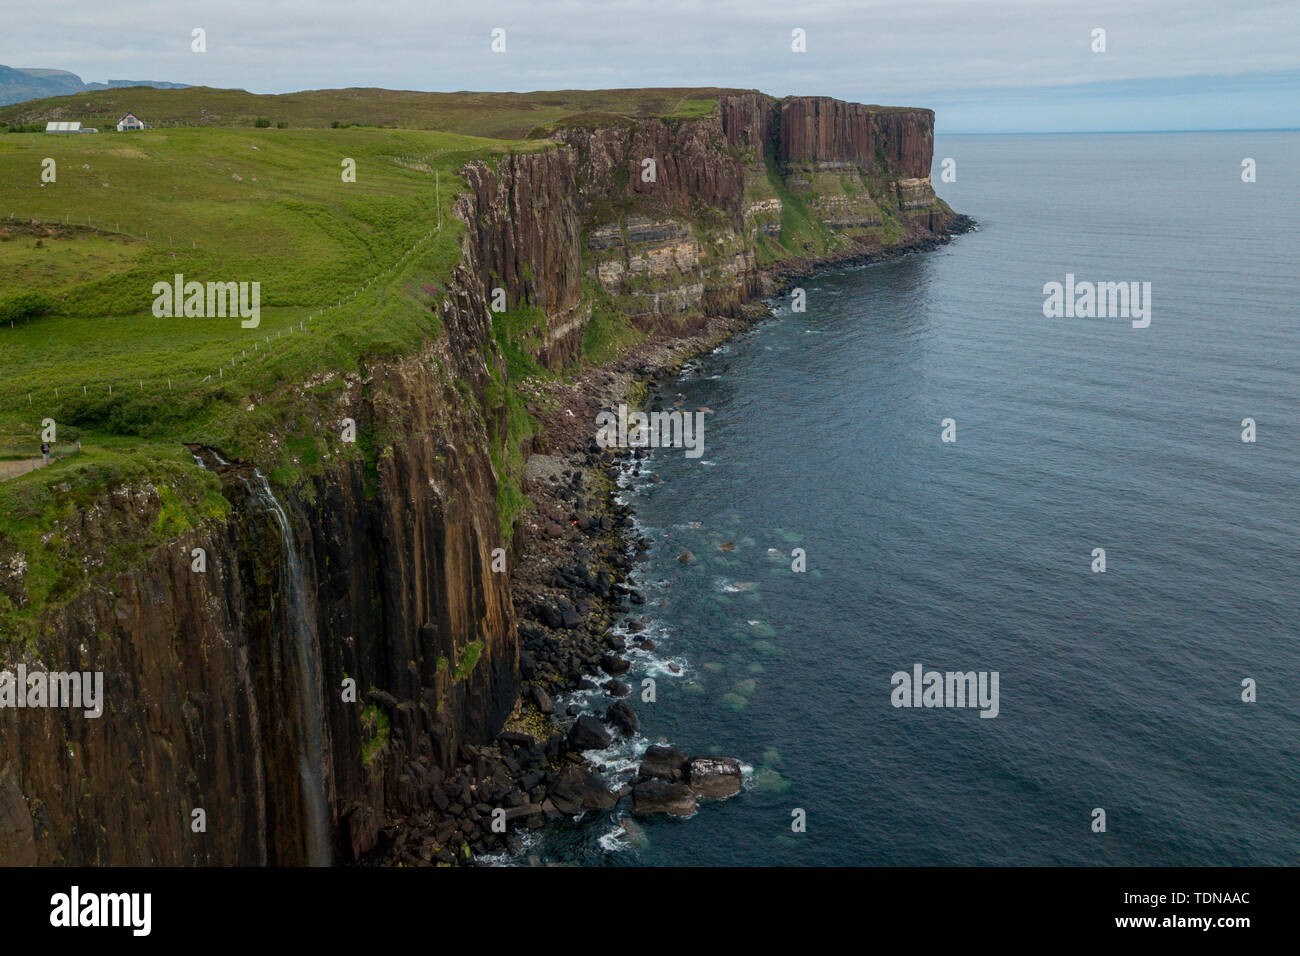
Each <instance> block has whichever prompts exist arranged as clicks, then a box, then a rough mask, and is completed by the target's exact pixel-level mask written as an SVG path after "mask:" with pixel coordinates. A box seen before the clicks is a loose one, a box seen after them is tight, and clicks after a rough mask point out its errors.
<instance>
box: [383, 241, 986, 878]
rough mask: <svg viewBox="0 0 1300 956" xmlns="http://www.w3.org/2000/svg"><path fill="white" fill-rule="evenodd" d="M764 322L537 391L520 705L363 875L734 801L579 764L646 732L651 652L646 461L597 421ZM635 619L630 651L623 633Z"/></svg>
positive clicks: (718, 760)
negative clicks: (611, 445)
mask: <svg viewBox="0 0 1300 956" xmlns="http://www.w3.org/2000/svg"><path fill="white" fill-rule="evenodd" d="M974 225H975V224H974V222H973V220H971V219H969V218H968V217H965V216H961V217H958V218H957V219H956V221H955V222H954V224H953V227H952V228H951V229H950V230H949V231H948V234H947V235H945V236H944V237H942V238H940V239H934V240H921V241H917V242H914V243H910V244H908V245H906V246H903V247H899V248H896V249H892V250H888V251H885V252H881V251H874V250H873V251H871V252H867V253H860V254H857V255H845V256H840V257H837V258H835V259H830V260H826V259H823V260H811V259H810V260H795V261H789V262H786V263H782V264H781V265H780V266H779V267H778V268H775V269H772V270H769V271H768V272H767V273H765V274H764V277H763V278H764V282H763V286H764V287H763V289H762V293H763V294H764V295H766V296H773V295H777V294H780V293H781V292H783V291H785V290H786V289H788V288H789V287H790V286H791V285H793V284H794V283H795V282H797V281H798V280H799V279H801V278H803V277H806V276H808V275H811V274H812V273H814V272H816V271H818V270H820V269H825V268H830V267H835V266H845V265H851V264H860V263H866V262H872V261H876V260H879V259H884V258H890V257H893V256H897V255H902V254H908V253H913V252H919V251H925V250H927V249H932V248H935V247H937V246H939V245H942V244H943V243H944V242H947V241H949V240H950V239H951V238H952V237H954V236H956V235H959V234H961V233H964V232H967V231H969V230H970V229H971V228H973V227H974ZM769 315H770V310H769V309H768V307H767V306H766V305H764V304H762V303H761V302H750V303H747V304H745V305H744V306H743V308H742V310H741V314H740V315H738V316H734V317H728V316H714V317H709V318H707V319H706V320H704V321H703V322H702V323H701V324H700V325H699V326H697V327H696V328H695V329H694V330H693V331H691V332H689V333H688V334H673V333H672V332H668V331H660V332H657V333H655V334H653V335H651V336H650V337H649V338H647V339H646V340H644V341H643V342H641V343H639V344H638V345H637V346H635V347H633V348H631V349H629V350H628V351H627V352H626V353H625V354H624V355H622V356H621V357H620V358H619V359H617V360H616V361H614V362H611V363H609V364H606V365H602V366H597V367H592V368H588V369H586V370H585V371H584V372H583V373H582V374H581V375H580V376H579V377H578V378H576V379H575V380H573V381H571V382H556V383H548V384H546V385H539V386H537V387H536V390H535V392H534V393H533V396H532V400H531V401H530V403H529V411H530V412H531V413H532V414H533V415H534V416H536V417H537V418H538V420H539V422H540V424H541V426H542V427H541V432H540V437H539V438H538V439H536V440H535V443H534V447H533V449H532V455H531V457H530V458H529V460H528V465H527V472H526V474H527V483H526V487H525V490H526V492H527V494H528V497H529V499H530V501H531V502H532V504H533V506H534V507H533V508H532V509H531V510H530V511H528V512H526V513H525V514H524V515H523V516H521V519H520V520H519V521H518V522H517V524H516V527H515V533H514V542H513V547H514V556H513V562H512V567H511V569H510V593H511V598H512V601H513V604H514V609H515V613H516V616H517V618H518V622H519V623H518V633H519V642H520V664H519V676H520V681H521V693H520V699H519V702H518V704H517V705H516V708H515V710H514V712H513V713H512V714H511V717H510V719H509V721H508V722H507V728H506V730H505V731H503V732H502V733H501V734H500V735H498V737H497V739H496V741H495V742H493V743H490V744H488V745H485V746H480V747H475V746H468V745H467V746H463V747H461V750H460V754H459V757H460V762H459V764H458V766H457V768H456V770H455V771H454V772H453V773H451V774H443V773H442V772H441V771H440V770H439V768H437V767H430V768H428V770H427V774H428V777H427V779H425V780H422V781H414V780H413V781H411V785H412V786H414V787H419V788H421V789H423V788H428V789H429V792H431V793H432V794H433V798H432V803H433V806H432V807H431V808H430V809H428V810H424V811H421V812H418V813H415V814H411V815H409V816H407V817H404V818H401V819H394V820H390V821H388V823H387V825H386V826H384V827H383V828H382V829H381V831H380V834H379V841H378V847H377V849H376V851H375V852H374V853H373V854H371V855H370V856H368V857H367V858H366V859H365V860H364V861H363V864H365V865H390V866H391V865H407V866H429V865H474V864H476V863H479V862H481V861H482V859H483V858H485V857H487V858H496V857H499V855H500V854H502V853H506V854H512V855H515V856H518V855H519V854H520V853H521V851H522V850H523V848H524V847H525V839H524V833H525V832H526V831H528V830H535V829H538V828H541V827H544V826H546V825H548V824H559V823H561V822H562V821H566V820H572V819H574V818H576V817H579V816H580V815H582V814H584V813H587V812H589V811H596V812H599V811H604V810H608V809H610V808H613V807H615V806H617V805H618V804H619V803H620V802H621V801H626V802H627V805H628V807H629V809H630V811H631V813H632V814H634V815H636V816H654V815H658V814H668V815H674V816H690V815H692V814H694V813H695V812H696V809H697V805H698V803H699V802H701V801H704V800H710V799H725V798H727V797H731V796H734V795H736V794H737V793H739V792H740V790H741V787H742V774H741V767H740V763H739V761H738V760H737V759H735V758H733V757H715V756H692V755H689V754H686V753H684V752H682V751H679V750H676V749H674V748H672V747H671V746H665V745H657V744H652V745H650V746H649V747H647V749H646V750H645V753H644V755H643V757H642V761H641V764H640V768H639V770H638V772H637V773H636V775H635V776H634V777H633V778H632V779H631V780H630V781H628V782H621V783H620V782H615V781H611V780H610V779H609V778H608V777H607V775H606V774H605V773H602V772H601V771H602V769H603V768H602V767H600V766H598V765H595V764H593V763H592V762H591V761H590V760H588V759H587V757H586V756H584V754H585V753H586V752H588V751H593V750H603V749H604V748H606V747H608V746H609V745H610V743H611V742H612V741H613V740H614V739H615V738H617V737H618V736H620V735H622V736H631V735H634V734H635V733H636V732H637V730H638V728H639V719H638V717H637V714H636V709H635V706H634V703H635V701H636V700H637V699H638V698H637V695H636V689H635V688H633V687H631V686H630V685H628V684H627V683H625V682H624V681H623V680H621V679H620V678H621V676H622V675H623V674H624V673H626V671H627V670H628V668H629V663H628V661H627V660H626V659H625V657H624V653H625V652H626V651H627V650H628V649H629V646H628V645H629V643H631V644H635V645H637V646H640V647H641V648H643V649H646V650H653V649H654V644H653V642H652V641H650V640H649V639H648V638H639V637H638V634H639V633H640V632H641V630H642V629H643V628H644V622H642V621H640V620H638V619H637V617H636V615H635V611H636V608H637V607H638V606H639V605H640V604H643V603H644V602H645V598H644V596H643V595H641V594H640V593H639V592H638V591H637V590H636V589H635V588H634V587H632V586H630V585H629V584H628V578H629V574H630V573H631V572H632V570H633V569H634V567H635V565H636V564H637V563H638V562H639V561H641V560H643V559H644V557H645V556H646V554H647V553H648V550H649V548H650V544H651V542H650V540H649V539H647V538H644V537H640V536H638V535H637V534H636V529H635V523H634V519H633V514H632V509H631V508H629V507H627V506H625V505H621V504H619V503H618V502H617V501H616V499H615V491H616V482H617V479H618V477H619V474H620V471H621V470H622V469H625V468H626V469H628V470H630V471H632V472H634V473H639V471H640V470H641V468H642V460H643V459H644V458H645V457H646V454H647V453H646V452H645V451H644V450H641V449H629V450H619V451H614V450H609V449H602V448H600V447H599V446H598V445H597V444H596V441H595V438H594V434H595V429H594V425H593V421H594V419H595V416H596V414H597V413H598V412H600V411H602V410H604V409H608V408H610V407H612V406H614V405H617V404H618V403H619V402H632V403H638V402H645V401H646V400H647V399H650V400H651V401H652V400H653V399H652V396H653V395H654V393H655V392H656V391H657V389H658V387H659V386H660V385H661V384H662V383H664V382H665V381H669V380H671V379H672V378H673V377H674V376H675V375H676V374H677V373H678V371H679V370H680V368H681V366H682V365H683V363H685V362H686V361H688V360H689V359H691V358H693V357H695V356H697V355H700V354H703V353H705V352H707V351H709V350H711V349H713V348H715V347H716V346H718V345H719V344H721V343H722V342H724V341H725V340H726V339H728V338H730V337H731V336H733V335H735V334H736V333H738V332H740V331H743V330H745V329H747V328H749V327H751V326H752V325H753V324H754V323H755V322H757V321H761V320H762V319H764V318H767V317H768V316H769ZM629 609H630V611H631V616H630V617H629V618H628V619H627V621H626V622H625V623H626V627H625V628H624V630H625V631H626V632H627V637H626V638H625V637H623V636H621V635H619V634H617V633H615V632H614V630H613V626H614V624H615V622H616V620H617V619H618V618H619V616H620V615H622V614H623V613H625V612H627V611H628V610H629ZM579 689H587V690H596V689H600V690H602V691H604V693H605V694H606V695H607V696H608V697H610V698H612V699H613V701H614V702H613V703H612V704H611V705H610V706H608V707H607V708H606V709H605V710H604V712H603V713H591V712H585V711H583V710H582V709H581V708H580V707H579V706H578V705H570V706H569V707H568V708H566V709H564V710H563V711H562V710H561V709H560V707H559V706H558V705H557V703H556V700H557V698H559V697H561V696H562V695H564V694H566V693H569V692H572V691H575V690H579ZM533 862H536V861H535V860H533Z"/></svg>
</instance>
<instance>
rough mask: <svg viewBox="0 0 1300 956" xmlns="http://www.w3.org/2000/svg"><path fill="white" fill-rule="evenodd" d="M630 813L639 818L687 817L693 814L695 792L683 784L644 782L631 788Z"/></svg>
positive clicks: (655, 781)
mask: <svg viewBox="0 0 1300 956" xmlns="http://www.w3.org/2000/svg"><path fill="white" fill-rule="evenodd" d="M632 812H633V813H635V814H636V815H637V816H639V817H646V816H654V815H656V814H661V813H666V814H669V815H671V816H675V817H689V816H691V814H693V813H694V812H695V792H694V791H693V790H691V788H690V787H688V786H686V784H684V783H669V782H668V781H667V780H645V781H642V782H641V783H638V784H637V785H636V786H634V787H633V788H632Z"/></svg>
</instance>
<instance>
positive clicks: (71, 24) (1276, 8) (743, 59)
mask: <svg viewBox="0 0 1300 956" xmlns="http://www.w3.org/2000/svg"><path fill="white" fill-rule="evenodd" d="M1297 10H1298V8H1297V7H1296V5H1295V4H1294V2H1292V0H1277V2H1273V0H1248V2H1240V3H1234V4H1232V5H1230V6H1229V5H1226V4H1224V3H1223V2H1222V0H1147V2H1142V3H1135V2H1133V0H1115V2H1105V0H1103V2H1091V3H1084V2H1073V0H1065V2H1061V0H1056V2H1040V0H912V2H908V3H888V4H885V3H873V4H866V5H864V4H862V3H861V2H856V3H855V2H839V0H836V2H829V0H823V2H812V3H804V4H799V5H791V4H789V3H785V2H765V0H743V2H742V0H712V2H709V3H706V4H701V3H699V2H697V0H655V2H640V0H581V2H579V0H559V2H555V3H546V4H538V3H536V2H534V0H525V2H514V0H512V2H484V3H446V2H441V3H430V2H428V0H368V2H361V3H358V2H355V0H311V2H306V0H289V2H276V3H267V2H265V0H225V2H211V0H204V2H199V3H195V4H187V5H185V6H179V5H176V4H173V3H170V2H159V0H115V2H114V3H112V4H104V3H102V2H100V0H95V2H88V0H47V2H44V3H41V4H25V5H21V6H17V7H16V8H14V9H11V10H9V11H8V12H6V15H5V19H6V24H5V26H6V29H5V42H6V45H7V49H6V48H5V47H0V62H4V63H7V64H9V65H12V66H44V67H54V68H61V69H68V70H72V71H73V72H76V73H78V74H79V75H81V76H82V78H83V79H86V80H90V81H94V80H104V79H109V78H115V79H117V78H133V79H158V80H173V81H178V82H186V83H194V84H206V85H211V86H238V87H242V88H244V89H248V90H252V91H254V92H260V93H280V92H288V91H292V90H299V89H314V88H329V87H346V86H386V87H393V88H401V89H417V90H458V89H474V90H533V89H548V88H549V89H554V88H595V87H608V86H735V87H743V88H759V89H763V90H765V91H767V92H770V93H774V94H777V95H783V94H786V93H792V92H800V93H823V94H827V95H834V96H842V97H845V98H848V99H856V100H865V101H871V102H887V103H913V104H915V103H924V102H926V101H927V99H928V98H930V97H932V95H933V94H936V93H945V92H951V91H957V90H966V91H979V90H990V91H996V90H1009V89H1015V88H1027V87H1035V88H1038V87H1041V88H1060V87H1064V86H1070V85H1076V84H1098V83H1117V82H1122V81H1137V80H1161V79H1169V78H1177V77H1193V76H1210V75H1227V76H1233V75H1241V74H1248V73H1285V72H1287V71H1296V70H1300V44H1297V43H1296V42H1295V37H1296V35H1297V32H1298V31H1297V26H1300V14H1298V12H1297ZM498 26H499V27H504V28H505V29H506V31H507V52H506V53H504V54H493V53H492V52H491V51H490V48H489V41H490V31H491V30H492V28H493V27H498ZM194 27H202V28H203V29H205V30H206V31H207V42H208V52H207V53H205V54H194V53H192V52H191V51H190V31H191V30H192V29H193V28H194ZM795 27H800V28H802V29H804V30H805V31H807V36H808V52H807V53H803V54H796V53H793V52H791V49H790V31H791V30H792V29H793V28H795ZM1096 27H1101V28H1103V29H1105V30H1106V35H1107V51H1106V52H1105V53H1104V54H1097V53H1094V52H1092V50H1091V31H1092V30H1093V29H1094V28H1096Z"/></svg>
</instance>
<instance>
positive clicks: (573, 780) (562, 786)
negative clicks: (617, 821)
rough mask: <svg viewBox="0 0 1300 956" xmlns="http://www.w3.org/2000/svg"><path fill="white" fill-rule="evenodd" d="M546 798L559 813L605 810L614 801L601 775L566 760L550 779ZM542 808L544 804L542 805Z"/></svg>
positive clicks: (615, 798)
mask: <svg viewBox="0 0 1300 956" xmlns="http://www.w3.org/2000/svg"><path fill="white" fill-rule="evenodd" d="M546 799H547V801H548V802H550V803H551V804H552V805H553V806H554V807H555V809H556V810H558V811H559V812H560V813H564V814H567V815H569V816H575V815H577V814H579V813H581V812H583V811H584V810H608V809H609V808H610V807H612V806H613V805H614V804H615V803H617V802H618V797H617V795H615V794H614V793H613V792H612V791H611V790H610V789H609V787H608V786H607V785H606V783H605V781H604V780H603V779H602V778H601V776H600V775H599V774H598V773H596V772H595V771H593V770H591V769H590V768H588V767H584V766H581V765H579V764H569V765H568V766H566V767H564V768H563V769H561V770H560V771H559V772H558V773H556V774H555V776H554V777H553V778H552V780H551V784H550V787H549V788H548V789H547V791H546ZM542 807H543V810H544V808H545V804H543V805H542Z"/></svg>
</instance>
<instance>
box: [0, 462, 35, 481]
mask: <svg viewBox="0 0 1300 956" xmlns="http://www.w3.org/2000/svg"><path fill="white" fill-rule="evenodd" d="M44 465H45V462H43V461H42V460H41V459H39V458H27V459H24V460H23V461H0V481H4V480H5V479H6V478H17V477H18V476H19V475H25V474H27V473H28V472H29V471H35V470H36V469H37V468H42V467H44Z"/></svg>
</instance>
